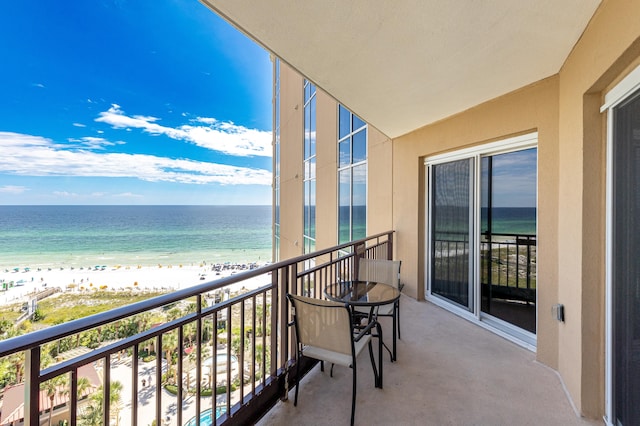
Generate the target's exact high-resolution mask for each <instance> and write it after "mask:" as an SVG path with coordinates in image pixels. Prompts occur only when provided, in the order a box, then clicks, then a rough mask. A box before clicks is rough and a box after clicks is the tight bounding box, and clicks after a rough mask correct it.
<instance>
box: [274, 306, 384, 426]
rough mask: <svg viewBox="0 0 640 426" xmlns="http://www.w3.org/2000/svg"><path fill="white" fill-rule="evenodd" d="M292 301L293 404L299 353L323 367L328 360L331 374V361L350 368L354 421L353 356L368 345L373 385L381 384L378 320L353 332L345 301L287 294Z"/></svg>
mask: <svg viewBox="0 0 640 426" xmlns="http://www.w3.org/2000/svg"><path fill="white" fill-rule="evenodd" d="M287 297H288V298H289V301H290V302H291V306H292V312H293V321H292V322H291V323H290V325H294V326H295V334H296V342H297V344H296V347H297V353H296V385H295V386H296V394H295V399H294V403H293V405H294V406H297V405H298V388H299V387H300V359H301V357H302V356H306V357H309V358H314V359H317V360H319V361H320V366H321V368H322V370H323V371H324V361H327V362H330V363H331V376H332V377H333V366H334V364H338V365H342V366H344V367H349V368H351V369H352V371H353V391H352V400H351V424H352V425H353V422H354V418H355V409H356V388H357V386H356V358H357V357H358V355H359V354H360V352H362V350H363V349H364V348H365V346H368V347H369V356H370V357H371V366H372V367H373V374H374V377H375V384H376V387H379V388H382V338H381V335H380V333H381V332H382V330H381V329H380V324H378V323H377V322H375V321H372V322H371V323H369V324H368V325H367V327H366V328H364V329H362V330H358V333H357V334H354V328H353V324H352V320H351V311H350V309H349V307H348V305H346V304H343V303H340V302H332V301H326V300H319V299H312V298H309V297H304V296H295V295H292V294H287ZM374 327H375V328H376V330H377V332H378V337H379V339H378V364H379V369H378V368H376V363H375V359H374V356H373V347H372V344H371V339H372V337H373V336H372V333H371V330H372V329H373V328H374Z"/></svg>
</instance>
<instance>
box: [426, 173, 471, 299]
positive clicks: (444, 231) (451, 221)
mask: <svg viewBox="0 0 640 426" xmlns="http://www.w3.org/2000/svg"><path fill="white" fill-rule="evenodd" d="M472 176H473V163H472V162H471V161H470V160H459V161H452V162H450V163H443V164H437V165H434V166H433V168H432V189H431V191H432V198H431V199H432V205H431V224H432V230H431V235H432V239H431V253H432V257H431V292H432V293H433V294H437V295H438V296H441V297H444V298H446V299H448V300H449V301H451V302H454V303H456V304H457V305H460V306H461V307H463V308H465V309H467V310H472V307H473V289H472V287H471V280H470V279H469V277H470V276H471V275H472V273H473V270H472V267H473V259H472V258H471V250H470V248H471V243H472V238H473V234H472V232H471V231H472V229H473V212H472V210H471V209H472V205H473V204H472V198H473V197H472V191H471V189H472V185H471V179H472Z"/></svg>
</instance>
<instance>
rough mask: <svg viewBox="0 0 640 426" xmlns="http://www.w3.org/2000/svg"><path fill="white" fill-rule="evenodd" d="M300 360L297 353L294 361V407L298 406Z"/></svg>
mask: <svg viewBox="0 0 640 426" xmlns="http://www.w3.org/2000/svg"><path fill="white" fill-rule="evenodd" d="M300 358H301V356H300V353H298V357H297V359H296V396H295V398H294V399H293V406H294V407H296V406H297V405H298V389H299V388H300Z"/></svg>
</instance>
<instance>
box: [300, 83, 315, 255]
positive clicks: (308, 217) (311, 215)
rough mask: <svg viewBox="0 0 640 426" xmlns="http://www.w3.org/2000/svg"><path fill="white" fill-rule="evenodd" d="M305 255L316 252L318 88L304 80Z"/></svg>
mask: <svg viewBox="0 0 640 426" xmlns="http://www.w3.org/2000/svg"><path fill="white" fill-rule="evenodd" d="M303 143H304V184H303V185H304V189H303V199H304V222H303V223H304V225H303V226H304V230H303V238H304V253H311V252H314V251H315V250H316V86H315V85H313V84H311V82H309V81H308V80H306V79H305V80H304V142H303Z"/></svg>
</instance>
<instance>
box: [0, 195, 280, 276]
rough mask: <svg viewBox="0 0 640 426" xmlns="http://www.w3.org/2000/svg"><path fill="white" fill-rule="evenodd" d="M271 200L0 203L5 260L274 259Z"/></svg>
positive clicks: (22, 263)
mask: <svg viewBox="0 0 640 426" xmlns="http://www.w3.org/2000/svg"><path fill="white" fill-rule="evenodd" d="M271 223H272V217H271V206H0V247H1V248H0V267H1V268H3V269H6V268H25V267H64V266H74V267H80V266H84V267H90V266H91V267H93V266H94V265H108V266H113V265H142V266H154V265H157V264H163V265H168V264H173V265H178V264H185V265H189V264H194V263H200V262H207V263H224V262H232V263H249V262H269V261H271V226H272V225H271Z"/></svg>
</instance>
